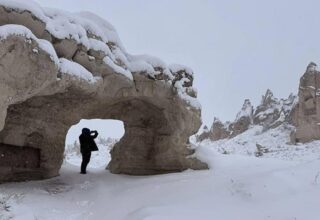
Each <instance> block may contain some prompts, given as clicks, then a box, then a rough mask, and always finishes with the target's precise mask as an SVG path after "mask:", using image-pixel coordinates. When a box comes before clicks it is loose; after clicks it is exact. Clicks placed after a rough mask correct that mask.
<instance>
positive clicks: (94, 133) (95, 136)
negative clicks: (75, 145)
mask: <svg viewBox="0 0 320 220" xmlns="http://www.w3.org/2000/svg"><path fill="white" fill-rule="evenodd" d="M91 133H93V135H92V136H91V137H92V138H97V137H98V134H99V133H98V132H97V131H91Z"/></svg>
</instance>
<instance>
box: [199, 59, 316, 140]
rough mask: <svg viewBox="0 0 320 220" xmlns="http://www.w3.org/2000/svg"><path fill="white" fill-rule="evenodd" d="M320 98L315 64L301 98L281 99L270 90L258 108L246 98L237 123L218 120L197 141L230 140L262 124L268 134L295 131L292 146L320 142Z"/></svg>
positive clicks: (305, 76)
mask: <svg viewBox="0 0 320 220" xmlns="http://www.w3.org/2000/svg"><path fill="white" fill-rule="evenodd" d="M319 97H320V72H319V71H318V70H317V65H316V64H315V63H313V62H311V63H310V64H309V65H308V66H307V69H306V72H305V73H304V74H303V76H302V77H301V79H300V85H299V92H298V96H296V95H293V94H290V95H289V97H288V98H286V99H278V98H276V97H274V95H273V93H272V91H271V90H270V89H268V90H267V91H266V93H265V95H263V96H262V100H261V103H260V104H259V105H258V106H257V107H254V106H253V105H252V104H251V102H250V100H249V99H246V100H245V101H244V104H243V106H242V108H241V110H240V111H239V112H238V114H237V115H236V118H235V120H234V121H233V122H229V121H228V122H222V121H220V120H219V119H218V118H214V121H213V124H212V126H211V128H210V129H209V128H208V127H207V126H204V127H203V131H202V133H201V134H199V135H197V137H196V139H197V141H198V142H200V141H203V140H206V139H210V140H212V141H216V140H220V139H226V138H227V139H230V138H233V137H235V136H237V135H239V134H241V133H243V132H245V131H247V130H248V129H249V128H250V127H252V126H254V125H260V126H262V127H263V130H264V131H267V130H270V129H273V128H276V127H278V126H280V125H282V124H284V123H287V124H290V125H293V128H295V129H293V130H292V132H291V135H290V137H288V140H290V141H291V142H292V143H295V142H308V141H311V140H315V139H320V99H319Z"/></svg>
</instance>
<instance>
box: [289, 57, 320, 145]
mask: <svg viewBox="0 0 320 220" xmlns="http://www.w3.org/2000/svg"><path fill="white" fill-rule="evenodd" d="M298 97H299V103H298V105H297V106H296V108H295V109H294V114H293V124H294V125H295V127H296V131H295V132H293V133H292V134H291V141H292V142H308V141H311V140H315V139H320V71H318V69H317V65H316V64H315V63H313V62H311V63H310V64H309V65H308V66H307V69H306V72H305V73H304V74H303V76H302V77H301V78H300V86H299V93H298Z"/></svg>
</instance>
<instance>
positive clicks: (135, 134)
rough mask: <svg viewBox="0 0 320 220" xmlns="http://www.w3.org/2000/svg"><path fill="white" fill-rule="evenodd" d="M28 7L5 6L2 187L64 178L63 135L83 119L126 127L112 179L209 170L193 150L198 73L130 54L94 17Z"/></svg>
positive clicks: (0, 86)
mask: <svg viewBox="0 0 320 220" xmlns="http://www.w3.org/2000/svg"><path fill="white" fill-rule="evenodd" d="M29 6H30V5H29ZM29 6H28V3H27V2H25V3H24V4H23V5H18V6H17V5H16V4H11V2H10V1H5V2H2V3H1V4H0V12H1V13H0V25H1V26H0V57H1V58H0V67H1V68H0V152H1V154H0V156H1V157H0V182H4V181H24V180H33V179H44V178H50V177H54V176H57V175H59V170H60V167H61V164H62V162H63V155H64V149H65V139H66V134H67V132H68V130H69V128H70V127H71V126H72V125H74V124H76V123H78V122H79V121H80V120H81V119H83V118H86V119H94V118H100V119H115V120H120V121H123V123H124V128H125V133H124V136H123V137H122V138H121V140H120V141H119V142H118V143H117V144H116V145H115V147H114V148H113V150H112V151H111V157H112V159H111V162H110V163H109V165H108V169H109V170H110V171H111V172H112V173H125V174H132V175H149V174H160V173H169V172H176V171H182V170H185V169H189V168H191V169H206V168H207V165H206V164H205V163H203V162H201V161H199V160H197V158H195V157H193V156H192V155H193V153H194V150H193V149H191V148H190V144H189V143H188V139H189V137H190V136H191V135H193V134H195V133H196V132H197V131H198V129H199V127H200V125H201V108H200V105H199V103H198V102H197V99H196V96H197V92H196V90H195V89H194V88H193V72H192V70H190V69H189V68H187V67H185V66H181V65H167V64H165V63H164V62H163V61H161V60H160V59H158V58H155V57H151V56H133V55H130V54H129V53H128V52H126V50H125V49H124V47H123V46H122V44H121V41H120V39H118V36H117V33H116V31H115V29H114V28H113V27H112V26H111V25H110V24H108V22H104V21H103V19H101V18H98V17H97V16H95V15H92V14H82V15H81V16H77V15H75V14H74V13H68V12H61V16H62V17H56V15H55V14H51V13H50V10H49V11H47V10H46V9H43V8H41V7H40V6H37V7H36V10H34V7H33V6H35V5H34V4H32V6H30V7H29ZM58 14H59V15H60V13H58ZM70 18H72V19H70ZM56 19H63V21H64V22H62V23H61V22H57V20H56ZM60 24H63V25H60ZM47 27H54V28H51V29H50V28H49V29H48V28H47ZM67 27H73V28H67ZM70 31H71V32H70ZM58 33H65V35H63V36H61V35H59V34H58ZM80 36H81V37H80ZM110 37H111V38H110ZM75 39H77V40H75ZM12 155H17V157H16V158H15V161H14V162H12V161H13V160H11V159H10V158H12V157H13V156H12ZM29 157H30V158H29ZM19 158H20V159H19Z"/></svg>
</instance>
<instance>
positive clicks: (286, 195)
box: [0, 128, 320, 220]
mask: <svg viewBox="0 0 320 220" xmlns="http://www.w3.org/2000/svg"><path fill="white" fill-rule="evenodd" d="M257 130H259V129H258V128H254V129H250V131H251V133H247V136H246V137H244V136H242V137H238V138H237V140H233V142H231V140H229V142H227V141H225V142H224V143H223V142H222V141H221V142H220V145H218V144H217V143H206V144H205V143H202V144H201V146H200V147H198V150H197V153H198V155H199V156H200V157H201V158H203V159H204V160H206V161H207V162H208V163H209V165H210V167H211V169H210V170H205V171H186V172H183V173H176V174H167V175H157V176H142V177H137V176H126V175H114V174H111V173H109V172H108V171H106V170H105V169H104V166H103V167H100V168H97V167H96V168H94V166H91V167H90V168H89V174H87V175H80V174H79V173H78V172H79V166H74V165H71V164H69V163H65V164H64V165H63V167H62V170H61V176H59V177H57V178H53V179H50V180H45V181H35V182H28V183H10V184H3V185H0V219H10V217H12V218H13V219H18V220H19V219H27V220H28V219H32V220H33V219H57V220H58V219H112V220H118V219H119V220H180V219H181V220H189V219H190V220H191V219H201V220H212V219H219V220H235V219H246V220H269V219H271V220H295V219H297V220H300V219H301V220H318V219H319V212H318V209H319V204H320V197H319V195H320V177H319V176H320V158H319V155H320V154H319V151H317V148H318V147H317V145H318V143H317V142H315V143H310V144H308V145H306V146H291V147H292V148H291V149H289V146H283V148H282V150H279V151H278V152H277V153H276V152H273V153H270V154H268V156H262V157H259V158H257V157H255V156H253V154H247V153H246V151H250V150H252V151H253V148H254V146H253V145H252V143H249V142H247V143H244V141H248V139H249V137H251V138H253V140H258V139H259V137H260V140H261V138H262V136H261V134H260V135H257V133H255V131H257ZM278 132H279V131H278ZM276 133H277V131H276V130H275V131H274V132H272V133H270V134H266V133H265V134H262V135H263V136H264V137H265V138H270V137H271V136H273V135H275V134H276ZM282 135H284V134H282ZM283 137H284V136H283ZM255 138H256V139H255ZM275 138H279V140H281V141H278V142H272V141H275ZM275 138H274V139H270V142H268V140H267V139H265V140H264V142H261V144H264V145H267V146H269V147H270V148H271V146H273V144H275V145H277V144H279V145H281V146H282V144H283V143H284V139H283V140H282V138H281V136H280V137H279V136H278V137H275ZM233 144H235V145H233ZM222 146H223V147H224V148H226V150H229V151H230V153H229V154H221V153H219V152H217V150H218V151H221V149H220V148H221V147H222ZM242 148H243V149H242ZM251 148H252V149H251ZM295 148H296V149H295ZM302 148H304V149H308V150H300V149H302ZM237 149H239V151H238V150H237ZM272 149H277V146H276V147H274V148H272ZM294 152H295V154H294ZM239 154H242V155H239ZM288 155H289V156H288ZM67 156H68V155H67ZM69 156H70V155H69ZM75 157H76V156H74V155H73V156H71V157H69V159H70V158H73V159H75ZM265 157H269V158H265ZM273 157H275V158H277V159H275V158H273ZM95 159H97V158H93V160H95ZM288 159H290V160H288ZM67 160H68V159H67ZM69 161H70V160H69ZM71 161H72V160H71ZM105 161H106V162H107V160H105ZM92 162H93V161H92ZM1 198H2V199H1ZM1 201H2V202H1ZM4 207H7V208H6V209H5V208H4Z"/></svg>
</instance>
